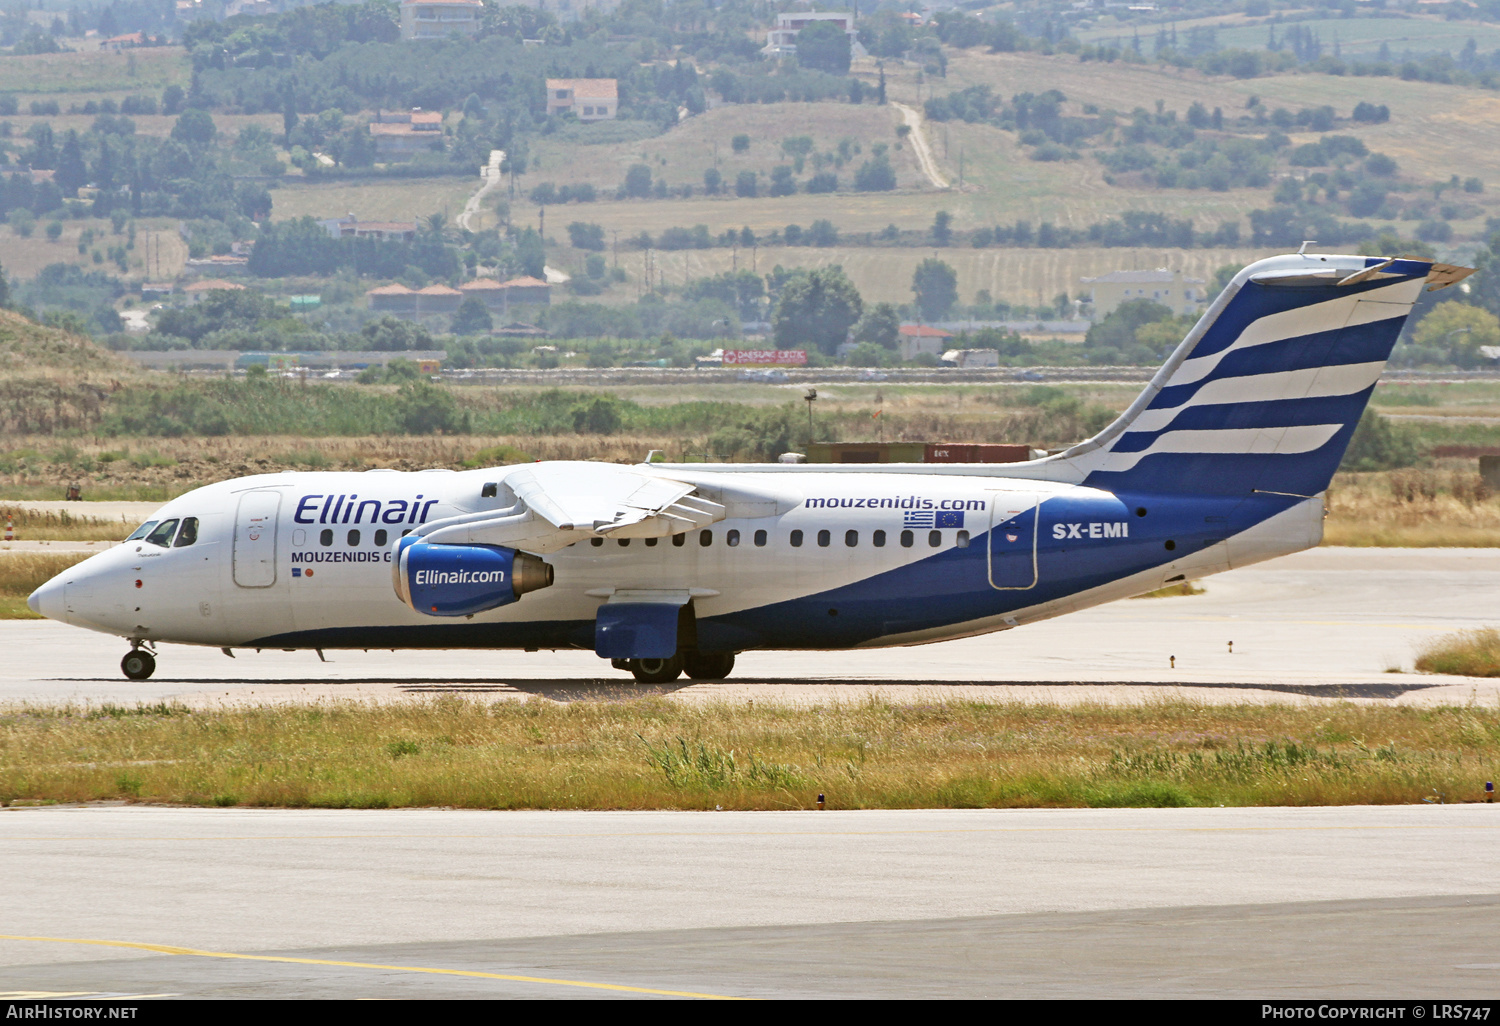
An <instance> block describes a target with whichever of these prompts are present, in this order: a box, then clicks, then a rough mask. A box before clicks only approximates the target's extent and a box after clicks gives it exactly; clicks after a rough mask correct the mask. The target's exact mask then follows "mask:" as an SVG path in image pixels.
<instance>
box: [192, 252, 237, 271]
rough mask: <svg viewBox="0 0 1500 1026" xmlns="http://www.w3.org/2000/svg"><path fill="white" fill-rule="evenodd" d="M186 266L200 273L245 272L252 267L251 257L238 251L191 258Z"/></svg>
mask: <svg viewBox="0 0 1500 1026" xmlns="http://www.w3.org/2000/svg"><path fill="white" fill-rule="evenodd" d="M184 266H186V267H187V269H188V270H189V271H194V272H196V273H198V274H204V273H207V274H244V273H245V272H246V271H247V270H249V268H250V258H249V257H246V256H240V255H238V254H236V253H220V254H217V255H215V256H207V257H197V258H194V259H190V260H188V261H187V262H186V264H185V265H184Z"/></svg>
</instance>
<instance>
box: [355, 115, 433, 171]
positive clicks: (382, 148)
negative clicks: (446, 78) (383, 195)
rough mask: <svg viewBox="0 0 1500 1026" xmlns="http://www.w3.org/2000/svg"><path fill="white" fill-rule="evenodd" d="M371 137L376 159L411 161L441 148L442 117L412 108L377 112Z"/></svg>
mask: <svg viewBox="0 0 1500 1026" xmlns="http://www.w3.org/2000/svg"><path fill="white" fill-rule="evenodd" d="M370 136H371V138H373V139H374V140H375V156H376V158H377V159H379V160H382V161H385V162H390V161H393V160H410V159H411V158H412V157H414V156H415V155H417V154H418V153H421V152H423V151H426V150H440V149H442V147H443V115H442V114H441V113H440V112H439V111H435V110H434V111H426V110H423V109H422V108H420V107H413V108H412V109H411V110H409V111H401V112H394V111H376V112H375V120H374V121H372V122H370Z"/></svg>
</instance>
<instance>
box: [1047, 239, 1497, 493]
mask: <svg viewBox="0 0 1500 1026" xmlns="http://www.w3.org/2000/svg"><path fill="white" fill-rule="evenodd" d="M1467 273H1468V270H1467V269H1466V268H1455V267H1450V266H1448V265H1443V264H1437V265H1434V264H1432V263H1429V262H1427V261H1423V260H1406V259H1384V258H1380V257H1362V256H1324V255H1318V254H1308V255H1294V256H1280V257H1272V258H1270V259H1267V260H1261V261H1259V262H1257V263H1254V264H1251V265H1250V266H1249V267H1246V268H1245V269H1244V270H1242V271H1240V273H1239V274H1237V275H1235V277H1234V280H1233V281H1232V282H1230V284H1229V286H1228V287H1227V288H1225V290H1224V292H1223V294H1222V295H1220V296H1219V298H1218V299H1217V300H1215V302H1214V304H1213V305H1212V306H1211V307H1210V308H1209V309H1208V311H1207V312H1206V313H1205V314H1204V315H1203V317H1202V318H1201V319H1200V320H1199V321H1198V323H1197V325H1195V326H1194V328H1193V330H1192V331H1191V332H1189V334H1188V336H1187V338H1186V339H1184V340H1183V342H1182V344H1181V345H1180V346H1178V347H1177V350H1176V351H1175V352H1174V353H1173V354H1172V357H1171V359H1169V360H1168V361H1167V363H1166V364H1165V365H1164V366H1163V367H1162V369H1161V370H1160V371H1158V372H1157V374H1156V377H1155V378H1153V379H1152V381H1151V384H1150V385H1149V386H1148V387H1147V388H1146V391H1145V392H1143V393H1142V394H1141V395H1140V396H1139V397H1138V398H1137V399H1136V401H1135V402H1134V403H1132V404H1131V406H1130V408H1129V409H1128V410H1126V411H1125V412H1124V413H1123V414H1121V416H1120V417H1119V419H1118V420H1116V421H1115V422H1114V423H1113V424H1111V425H1110V426H1109V427H1108V428H1106V429H1105V430H1104V431H1103V432H1101V433H1100V434H1099V435H1098V436H1096V437H1095V438H1093V439H1090V440H1089V441H1088V442H1085V443H1083V444H1081V445H1078V446H1075V447H1074V449H1072V450H1070V451H1069V452H1067V453H1065V454H1063V456H1064V458H1065V459H1068V460H1070V461H1071V462H1072V463H1073V464H1074V466H1075V467H1077V468H1078V469H1079V470H1081V471H1083V472H1084V473H1085V474H1086V477H1085V479H1084V483H1085V484H1088V485H1091V486H1096V487H1099V488H1104V489H1108V490H1110V491H1152V492H1192V493H1196V494H1216V495H1245V494H1248V493H1250V492H1254V491H1262V492H1280V493H1284V494H1290V495H1308V496H1311V495H1316V494H1317V493H1319V492H1321V491H1323V490H1324V489H1325V488H1327V487H1328V483H1329V481H1330V480H1331V479H1332V477H1333V472H1334V470H1335V469H1337V467H1338V465H1339V461H1340V460H1342V459H1343V455H1344V450H1345V449H1346V448H1347V447H1348V445H1349V439H1350V437H1351V436H1352V435H1353V434H1354V429H1355V426H1356V425H1357V424H1358V423H1359V418H1360V415H1361V414H1362V413H1363V412H1364V409H1365V404H1366V403H1367V402H1368V401H1369V398H1370V393H1371V392H1372V391H1373V390H1374V387H1375V382H1376V381H1377V380H1378V379H1379V377H1380V374H1381V371H1382V370H1383V369H1384V367H1385V362H1386V360H1387V358H1389V357H1390V355H1391V347H1392V346H1394V345H1395V344H1396V337H1397V336H1398V335H1399V334H1400V333H1401V328H1402V325H1403V324H1405V323H1406V317H1407V315H1408V314H1409V313H1410V312H1411V308H1412V304H1413V303H1414V302H1415V301H1416V299H1417V296H1418V295H1419V294H1420V292H1421V290H1422V286H1423V284H1424V283H1427V282H1429V281H1431V282H1432V284H1433V287H1435V288H1437V287H1443V286H1445V285H1451V284H1453V283H1454V282H1456V281H1458V280H1460V279H1461V278H1463V277H1464V276H1466V274H1467Z"/></svg>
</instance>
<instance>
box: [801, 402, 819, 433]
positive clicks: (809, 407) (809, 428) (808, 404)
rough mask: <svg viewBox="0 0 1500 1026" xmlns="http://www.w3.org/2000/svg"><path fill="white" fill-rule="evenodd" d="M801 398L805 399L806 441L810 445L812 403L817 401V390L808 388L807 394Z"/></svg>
mask: <svg viewBox="0 0 1500 1026" xmlns="http://www.w3.org/2000/svg"><path fill="white" fill-rule="evenodd" d="M802 398H803V399H804V400H806V401H807V441H808V444H809V445H810V444H812V440H813V419H812V404H813V403H815V402H817V401H818V390H817V389H816V388H809V389H808V390H807V394H806V395H805V396H803V397H802Z"/></svg>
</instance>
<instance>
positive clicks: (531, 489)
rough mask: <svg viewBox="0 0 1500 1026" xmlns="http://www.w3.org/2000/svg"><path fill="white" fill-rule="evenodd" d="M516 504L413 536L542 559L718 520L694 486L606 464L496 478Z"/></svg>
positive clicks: (715, 506)
mask: <svg viewBox="0 0 1500 1026" xmlns="http://www.w3.org/2000/svg"><path fill="white" fill-rule="evenodd" d="M501 483H502V484H503V485H504V486H505V488H507V489H509V490H510V492H511V493H512V494H513V495H514V496H515V499H516V502H515V504H514V505H512V506H510V507H508V508H503V509H495V510H485V511H482V512H479V513H466V514H463V515H460V516H456V517H446V518H444V519H442V520H435V521H433V522H432V523H430V524H424V525H423V526H422V527H420V528H418V529H417V530H416V532H415V534H416V535H417V536H418V537H420V538H421V539H422V540H423V541H426V542H430V543H433V544H438V545H501V546H505V547H507V548H513V549H519V550H521V551H524V552H535V553H538V554H543V555H545V554H546V553H549V552H556V551H558V550H559V549H564V548H567V547H568V546H569V545H572V544H574V543H576V542H580V541H582V540H584V539H585V538H595V537H608V536H614V537H619V538H658V537H665V536H667V535H672V534H681V533H682V532H684V531H689V530H692V529H693V528H697V527H705V526H707V525H709V524H712V523H716V522H717V521H720V520H723V519H724V517H725V514H726V510H725V507H724V506H723V505H722V504H720V503H717V502H714V501H711V500H709V499H706V498H704V497H702V496H701V495H697V494H695V493H696V492H697V486H696V485H693V484H689V483H686V482H683V481H674V480H672V479H671V478H667V477H658V476H656V475H654V474H645V473H642V472H641V471H639V470H637V469H634V468H632V467H625V466H619V465H616V464H612V463H581V462H569V463H562V462H558V463H538V464H532V465H530V466H525V465H523V466H520V467H516V468H514V469H512V470H510V471H509V472H508V473H506V474H505V475H504V477H503V478H502V479H501Z"/></svg>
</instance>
